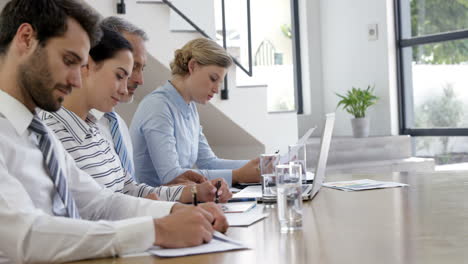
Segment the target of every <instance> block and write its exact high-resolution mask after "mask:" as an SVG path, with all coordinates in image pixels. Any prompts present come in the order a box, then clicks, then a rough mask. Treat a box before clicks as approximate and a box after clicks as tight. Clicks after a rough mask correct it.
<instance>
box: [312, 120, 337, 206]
mask: <svg viewBox="0 0 468 264" xmlns="http://www.w3.org/2000/svg"><path fill="white" fill-rule="evenodd" d="M334 125H335V113H329V114H326V119H325V127H324V129H323V133H322V140H321V142H320V152H319V157H318V161H317V167H316V170H315V177H314V182H313V186H312V194H311V198H313V197H314V196H315V195H316V194H317V192H318V191H319V190H320V187H322V183H323V181H324V180H325V169H326V167H327V160H328V151H329V150H330V143H331V139H332V134H333V126H334Z"/></svg>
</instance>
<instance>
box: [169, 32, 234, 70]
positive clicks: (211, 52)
mask: <svg viewBox="0 0 468 264" xmlns="http://www.w3.org/2000/svg"><path fill="white" fill-rule="evenodd" d="M191 59H193V60H194V61H195V62H196V63H198V64H199V65H202V66H206V65H216V66H220V67H223V68H229V66H231V65H232V58H231V56H229V54H228V53H227V52H226V50H224V49H223V48H222V47H221V46H219V45H218V44H217V43H216V42H214V41H212V40H210V39H207V38H197V39H194V40H191V41H189V42H187V43H186V44H185V45H184V46H183V47H182V48H181V49H178V50H176V51H175V52H174V60H173V61H172V62H171V64H170V67H171V71H172V74H173V75H182V76H185V75H187V74H188V73H189V69H188V63H189V61H190V60H191Z"/></svg>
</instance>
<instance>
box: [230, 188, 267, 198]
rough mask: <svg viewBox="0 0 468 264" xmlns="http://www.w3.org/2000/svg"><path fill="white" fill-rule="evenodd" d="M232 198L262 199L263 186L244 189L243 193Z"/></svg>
mask: <svg viewBox="0 0 468 264" xmlns="http://www.w3.org/2000/svg"><path fill="white" fill-rule="evenodd" d="M232 198H262V186H261V185H254V186H248V187H245V188H244V189H242V191H240V192H238V193H236V194H234V195H232Z"/></svg>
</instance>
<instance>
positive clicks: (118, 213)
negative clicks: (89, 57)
mask: <svg viewBox="0 0 468 264" xmlns="http://www.w3.org/2000/svg"><path fill="white" fill-rule="evenodd" d="M32 119H33V114H32V113H31V112H30V111H29V110H28V109H27V108H26V107H25V106H24V105H23V104H21V103H20V102H19V101H17V100H16V99H14V98H13V97H11V96H10V95H8V94H7V93H5V92H3V91H1V90H0V238H1V239H0V262H2V261H5V260H8V261H10V262H14V263H22V262H47V263H52V262H66V261H72V260H78V259H86V258H96V257H106V256H113V255H119V254H124V253H132V252H141V251H144V250H146V249H147V248H148V247H150V246H151V245H152V243H154V240H155V230H154V223H153V218H159V217H163V216H166V215H168V214H169V213H170V211H171V208H172V206H173V203H171V202H160V201H152V200H148V199H142V198H135V197H131V196H128V195H123V194H120V193H114V192H112V191H111V190H107V189H104V188H102V187H100V186H99V184H97V183H96V181H95V180H94V179H93V178H91V177H90V176H89V175H87V174H86V173H85V172H83V171H82V170H80V169H78V168H77V166H76V164H75V161H74V160H73V158H72V157H70V156H69V155H68V153H67V152H66V151H65V149H63V147H62V145H61V144H60V142H59V141H58V140H57V139H55V137H54V136H51V138H52V140H53V141H54V142H53V148H54V150H55V151H54V153H55V156H56V157H57V159H58V162H59V164H60V165H59V166H60V167H61V169H62V170H63V172H64V174H65V175H66V177H67V181H68V186H69V189H70V191H71V192H72V194H73V197H74V199H75V202H76V205H77V207H78V210H79V214H80V216H81V217H82V218H83V220H78V219H70V218H65V217H57V216H54V215H53V213H52V197H53V196H54V194H55V187H54V184H53V182H52V181H51V179H50V177H49V175H48V172H47V170H46V168H45V162H44V158H43V155H42V152H41V151H40V150H39V149H38V148H37V144H38V140H37V137H36V134H34V133H31V132H30V131H29V130H28V126H29V124H30V123H31V121H32ZM49 133H51V135H53V133H52V131H50V132H49ZM108 220H113V221H108Z"/></svg>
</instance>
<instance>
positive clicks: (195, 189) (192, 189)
mask: <svg viewBox="0 0 468 264" xmlns="http://www.w3.org/2000/svg"><path fill="white" fill-rule="evenodd" d="M190 190H191V191H192V202H193V205H194V206H197V205H198V201H197V186H196V185H192V188H191V189H190Z"/></svg>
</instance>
